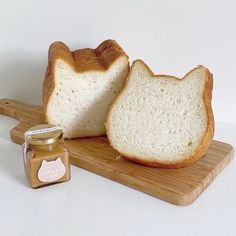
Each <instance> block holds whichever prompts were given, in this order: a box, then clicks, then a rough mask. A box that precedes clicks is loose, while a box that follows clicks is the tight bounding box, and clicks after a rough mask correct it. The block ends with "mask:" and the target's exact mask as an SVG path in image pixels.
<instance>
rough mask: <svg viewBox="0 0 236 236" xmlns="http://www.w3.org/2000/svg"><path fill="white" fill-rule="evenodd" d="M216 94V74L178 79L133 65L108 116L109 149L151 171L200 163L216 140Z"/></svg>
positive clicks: (200, 69) (193, 72)
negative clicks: (154, 168)
mask: <svg viewBox="0 0 236 236" xmlns="http://www.w3.org/2000/svg"><path fill="white" fill-rule="evenodd" d="M212 88H213V78H212V74H211V73H210V72H209V70H208V69H207V68H205V67H204V66H198V67H196V68H195V69H193V70H191V71H190V72H189V73H187V74H186V75H185V76H184V78H182V79H178V78H176V77H173V76H168V75H154V74H153V73H152V71H151V70H150V69H149V68H148V67H147V65H146V64H144V63H143V62H142V61H141V60H137V61H135V62H134V63H133V65H132V67H131V71H130V73H129V75H128V79H127V82H126V85H125V87H124V89H123V90H122V91H121V92H120V94H119V95H118V97H117V98H116V100H115V101H114V103H113V104H112V106H111V108H110V111H109V113H108V117H107V121H106V128H107V136H108V139H109V141H110V144H111V146H112V147H113V148H114V149H116V150H117V151H118V152H119V153H121V154H122V155H123V156H125V157H126V158H127V159H129V160H131V161H134V162H137V163H140V164H144V165H148V166H153V167H163V168H180V167H184V166H187V165H189V164H191V163H193V162H195V161H197V160H198V159H199V158H201V157H202V156H203V155H204V154H205V152H206V150H207V148H208V147H209V145H210V143H211V141H212V138H213V134H214V119H213V112H212V108H211V97H212Z"/></svg>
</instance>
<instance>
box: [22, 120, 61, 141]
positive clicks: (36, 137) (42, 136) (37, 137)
mask: <svg viewBox="0 0 236 236" xmlns="http://www.w3.org/2000/svg"><path fill="white" fill-rule="evenodd" d="M53 127H55V126H54V125H50V124H42V125H36V126H33V127H31V128H30V129H28V130H27V132H28V131H29V132H30V131H36V130H42V129H48V128H53ZM26 139H27V142H28V143H29V144H32V145H47V144H52V143H55V142H57V141H59V140H61V139H62V130H61V129H57V130H53V131H49V132H45V133H34V134H30V135H28V136H27V137H26Z"/></svg>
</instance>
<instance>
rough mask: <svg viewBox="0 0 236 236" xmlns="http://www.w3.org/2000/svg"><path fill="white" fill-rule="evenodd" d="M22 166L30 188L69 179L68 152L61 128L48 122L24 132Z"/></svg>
mask: <svg viewBox="0 0 236 236" xmlns="http://www.w3.org/2000/svg"><path fill="white" fill-rule="evenodd" d="M23 150H24V151H23V152H24V166H25V172H26V175H27V177H28V180H29V183H30V185H31V187H32V188H38V187H42V186H46V185H50V184H54V183H60V182H65V181H68V180H69V179H70V161H69V152H68V150H67V148H66V147H65V144H64V141H63V134H62V130H61V129H60V128H59V127H55V126H52V125H49V124H44V125H37V126H34V127H32V128H30V129H29V130H27V131H26V132H25V143H24V145H23Z"/></svg>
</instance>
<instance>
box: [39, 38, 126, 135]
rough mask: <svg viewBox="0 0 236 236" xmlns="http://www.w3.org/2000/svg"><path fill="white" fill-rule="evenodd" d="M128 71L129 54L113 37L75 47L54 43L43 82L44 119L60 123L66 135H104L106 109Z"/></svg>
mask: <svg viewBox="0 0 236 236" xmlns="http://www.w3.org/2000/svg"><path fill="white" fill-rule="evenodd" d="M128 72H129V61H128V56H127V55H126V54H125V52H124V51H123V50H122V48H121V47H120V46H119V45H118V44H117V43H116V42H115V41H114V40H106V41H104V42H102V43H101V44H100V45H99V46H98V47H97V48H96V49H91V48H84V49H79V50H76V51H70V49H69V48H68V47H67V46H66V45H65V44H64V43H62V42H55V43H53V44H52V45H51V46H50V48H49V55H48V67H47V72H46V75H45V80H44V84H43V108H44V114H45V118H46V122H48V123H49V124H52V125H57V126H60V127H61V128H62V129H63V133H64V137H65V138H78V137H89V136H100V135H105V134H106V129H105V126H104V122H105V118H106V116H107V112H108V110H109V107H110V105H111V104H112V102H113V100H114V99H115V98H116V96H117V94H118V93H119V92H120V90H121V89H122V88H123V86H124V84H125V79H126V77H127V74H128Z"/></svg>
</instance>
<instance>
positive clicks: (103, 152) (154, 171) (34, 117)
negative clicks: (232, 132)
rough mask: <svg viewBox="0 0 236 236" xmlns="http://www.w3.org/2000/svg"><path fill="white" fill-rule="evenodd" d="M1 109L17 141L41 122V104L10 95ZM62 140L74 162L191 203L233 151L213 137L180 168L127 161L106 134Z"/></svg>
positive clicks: (0, 101)
mask: <svg viewBox="0 0 236 236" xmlns="http://www.w3.org/2000/svg"><path fill="white" fill-rule="evenodd" d="M0 113H1V114H4V115H7V116H10V117H13V118H15V119H17V120H18V121H19V124H18V125H17V126H16V127H15V128H13V129H12V130H11V131H10V136H11V139H12V141H13V142H15V143H18V144H22V143H23V140H24V138H23V137H24V136H23V134H24V132H25V131H26V130H27V129H28V128H30V127H31V126H34V125H37V124H42V123H44V117H43V113H42V108H41V107H38V106H31V105H27V104H23V103H19V102H16V101H14V100H10V99H0ZM65 143H66V145H67V147H68V149H69V151H70V157H71V163H72V164H73V165H76V166H79V167H81V168H84V169H86V170H89V171H91V172H93V173H96V174H99V175H102V176H104V177H107V178H109V179H112V180H114V181H117V182H119V183H122V184H125V185H128V186H130V187H132V188H135V189H137V190H140V191H142V192H145V193H148V194H150V195H152V196H155V197H158V198H160V199H162V200H164V201H167V202H170V203H172V204H176V205H188V204H191V203H192V202H193V201H194V200H195V199H196V198H197V197H198V196H199V195H200V194H201V193H202V192H203V190H204V189H205V188H206V187H207V186H208V185H209V184H210V183H211V182H212V181H213V179H215V177H216V176H217V174H219V173H220V172H221V170H223V169H224V167H225V166H226V165H227V163H229V162H230V160H231V159H232V158H233V154H234V151H233V147H232V146H231V145H230V144H226V143H223V142H219V141H215V140H214V141H213V142H212V144H211V146H210V148H209V149H208V151H207V153H206V155H205V156H204V157H203V158H201V159H200V160H199V161H197V162H195V163H194V164H192V165H190V166H188V167H185V168H181V169H158V168H151V167H146V166H142V165H139V164H136V163H132V162H130V161H127V160H126V159H124V158H123V157H122V156H120V155H119V153H117V152H116V151H115V150H113V149H112V148H111V147H110V146H109V143H108V140H107V138H106V137H105V136H104V137H96V138H80V139H73V140H65ZM72 181H73V176H72Z"/></svg>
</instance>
